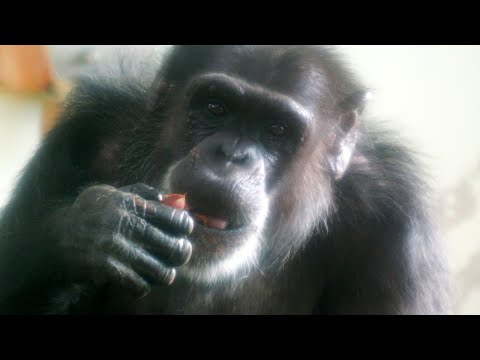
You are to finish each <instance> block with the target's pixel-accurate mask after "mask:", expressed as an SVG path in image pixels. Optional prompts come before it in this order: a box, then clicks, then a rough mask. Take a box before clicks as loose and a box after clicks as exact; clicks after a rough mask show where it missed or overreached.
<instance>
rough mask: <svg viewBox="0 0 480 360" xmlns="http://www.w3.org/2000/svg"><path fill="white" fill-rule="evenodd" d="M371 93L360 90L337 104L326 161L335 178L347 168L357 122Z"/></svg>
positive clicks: (352, 149) (339, 176)
mask: <svg viewBox="0 0 480 360" xmlns="http://www.w3.org/2000/svg"><path fill="white" fill-rule="evenodd" d="M370 97H371V94H370V92H369V91H366V90H361V91H357V92H355V93H353V94H351V95H349V96H347V97H346V98H345V99H344V100H343V101H342V102H340V104H339V114H340V115H339V116H338V119H337V120H338V121H337V126H336V128H335V131H334V133H333V142H332V144H331V148H330V153H329V157H328V161H329V164H330V168H331V170H332V172H333V174H334V177H335V179H337V180H338V179H341V178H342V176H343V174H344V173H345V171H346V170H347V168H348V165H349V163H350V159H351V157H352V154H353V151H354V149H355V145H356V142H357V134H358V122H359V119H360V115H361V114H362V112H363V110H364V109H365V106H366V105H367V102H368V100H369V99H370Z"/></svg>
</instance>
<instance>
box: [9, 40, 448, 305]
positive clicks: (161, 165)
mask: <svg viewBox="0 0 480 360" xmlns="http://www.w3.org/2000/svg"><path fill="white" fill-rule="evenodd" d="M299 68H301V69H303V70H302V71H303V72H301V73H299V72H298V71H297V70H296V69H299ZM290 69H294V70H292V71H290ZM305 69H307V70H305ZM208 72H215V73H226V74H232V75H233V76H235V77H237V78H239V79H244V80H245V81H248V82H249V83H252V84H269V83H271V82H273V83H275V84H276V86H277V88H276V90H277V91H279V92H282V91H283V90H285V93H286V94H287V95H289V94H293V95H291V96H297V95H298V96H299V97H300V98H301V99H303V100H304V101H305V103H308V104H309V106H310V107H309V109H311V110H312V113H314V114H315V118H314V121H315V124H317V125H316V130H315V131H316V133H315V134H316V135H315V136H318V140H317V141H313V140H312V139H310V140H309V139H308V136H307V139H305V144H304V146H303V147H300V148H299V150H298V151H297V150H295V152H292V154H291V155H288V156H287V157H286V158H282V159H283V160H282V161H281V164H280V165H278V164H277V163H275V161H273V160H272V163H273V164H274V165H272V169H273V170H272V171H275V174H276V175H275V177H274V180H272V181H275V183H274V184H273V183H272V185H271V189H272V190H271V191H270V192H269V197H270V199H269V200H270V216H269V220H268V222H267V223H266V225H265V229H264V236H263V239H262V243H261V251H260V254H259V255H260V256H259V260H258V262H257V263H255V266H254V268H253V269H248V271H246V272H242V271H239V272H238V274H237V275H236V276H233V277H230V278H226V279H223V280H219V281H217V282H216V283H215V284H214V285H211V284H208V285H205V284H202V283H200V282H198V283H197V282H195V281H191V280H188V278H183V277H180V278H178V279H177V280H176V281H175V282H174V283H173V284H172V285H170V286H168V287H167V286H164V285H163V286H152V288H151V292H150V293H149V294H148V295H147V296H144V297H141V298H140V299H138V297H136V298H135V299H132V297H130V296H127V295H124V294H123V292H121V291H118V290H117V289H110V288H109V284H108V283H107V284H106V285H105V286H102V287H95V286H90V284H89V283H88V282H87V283H85V284H77V283H76V282H75V281H71V280H70V279H69V277H68V276H69V275H68V273H67V272H66V271H65V269H66V267H64V261H63V260H62V259H59V258H58V252H57V251H56V250H55V249H53V248H54V247H55V246H56V245H55V244H56V243H55V242H54V241H53V240H52V239H53V238H54V237H55V236H56V235H55V234H53V232H52V230H51V229H52V228H53V227H55V226H56V225H55V224H63V223H64V220H63V217H64V216H65V214H66V213H65V212H64V211H67V210H68V209H70V207H71V206H72V204H73V203H74V201H75V199H76V198H77V197H78V196H79V194H80V193H81V192H82V191H83V190H84V189H88V188H89V187H90V186H92V185H97V184H107V185H111V186H113V187H115V188H118V187H122V186H127V185H130V184H134V183H138V182H142V183H146V184H147V185H150V186H153V187H155V188H160V184H161V181H160V180H161V179H163V177H164V176H165V173H166V171H167V170H168V169H169V167H170V166H171V165H172V163H173V162H174V161H177V160H178V159H179V158H180V157H181V156H180V153H182V154H183V153H184V152H186V151H189V150H190V148H189V144H191V143H192V141H195V140H194V138H192V139H191V140H189V141H190V142H189V141H187V140H185V142H184V139H183V138H182V137H187V136H188V134H185V133H182V134H181V135H179V134H178V133H176V132H175V131H176V130H175V129H173V128H172V126H174V123H175V121H180V120H177V117H178V116H179V115H178V113H177V110H176V109H181V108H182V106H183V105H181V103H182V101H183V100H182V99H183V96H184V95H185V94H184V93H183V89H185V88H186V87H187V86H188V84H189V82H190V80H191V79H192V78H193V77H194V76H196V75H199V74H203V73H208ZM149 74H150V73H149ZM297 74H302V76H304V78H302V79H298V78H294V77H293V76H296V75H297ZM123 79H126V80H125V81H122V80H123ZM149 83H151V84H152V85H151V86H150V84H149ZM145 84H147V85H145ZM364 90H365V88H364V87H363V86H362V85H361V84H360V82H359V81H357V80H356V79H355V77H354V75H353V74H352V73H351V72H350V71H349V70H348V69H347V67H346V66H345V65H344V64H343V63H342V61H341V59H340V57H339V56H338V55H337V54H335V52H334V51H333V50H331V49H329V48H323V47H301V46H299V47H295V46H293V47H255V46H252V47H246V46H245V47H222V46H218V47H211V46H197V47H189V46H183V47H178V48H176V49H174V50H173V51H172V53H171V54H170V57H168V58H167V59H166V61H165V63H164V65H163V66H162V68H161V70H160V71H159V73H158V74H157V75H156V77H155V79H153V77H148V76H146V75H145V74H143V75H139V78H138V81H137V80H133V78H132V76H131V75H128V74H127V73H124V72H123V71H122V72H120V73H119V74H117V75H115V76H112V75H110V76H109V77H100V78H98V77H92V78H86V79H84V80H82V81H80V82H79V83H78V84H77V85H76V88H75V90H74V91H73V92H72V95H71V96H70V97H69V101H68V103H67V106H66V109H65V112H64V114H63V115H62V119H61V122H60V124H59V125H58V126H57V127H56V128H55V129H54V130H53V131H52V132H51V133H50V134H49V135H48V137H47V138H46V139H45V141H44V142H43V144H42V145H41V147H40V148H39V150H38V152H37V153H36V155H35V156H34V157H33V159H32V160H31V162H30V163H29V165H28V166H27V167H26V169H25V171H24V172H23V174H22V176H21V179H20V181H19V183H18V186H17V188H16V190H15V192H14V194H13V195H12V198H11V200H10V202H9V204H8V205H7V207H6V208H5V210H4V212H3V216H2V218H1V220H0V221H1V222H0V240H1V243H0V312H2V313H75V312H81V313H88V312H107V313H124V312H127V313H158V314H164V313H187V314H188V313H240V314H241V313H266V314H287V313H306V314H350V313H358V314H437V313H440V314H443V313H449V312H450V304H449V298H448V291H449V290H448V289H449V281H448V273H447V270H446V268H445V261H444V259H443V255H442V249H441V246H440V244H439V242H438V234H437V232H436V229H435V226H434V224H432V221H431V218H432V216H431V214H430V209H429V204H430V200H429V198H428V193H429V190H428V187H427V186H426V184H425V183H424V180H423V179H424V175H423V173H422V169H421V167H419V166H418V165H417V163H416V160H414V157H413V155H412V153H411V151H410V150H409V149H407V148H406V147H405V146H404V145H402V141H401V140H399V139H398V137H396V136H394V135H393V134H391V133H389V132H388V131H384V130H381V129H380V128H379V126H378V125H376V124H374V123H373V122H369V120H367V119H364V118H363V116H361V110H363V108H362V109H359V111H358V114H357V113H356V114H357V115H358V116H359V118H358V126H357V127H356V129H357V130H356V131H358V134H357V137H356V146H355V147H354V148H353V149H354V150H353V154H352V157H351V160H350V162H349V164H348V167H347V168H346V171H345V172H344V173H341V174H340V175H339V176H338V177H335V176H334V174H332V170H331V169H330V168H329V166H328V162H327V161H326V159H325V156H326V155H325V154H324V152H325V149H327V143H328V141H329V140H328V139H327V138H322V137H321V135H320V134H322V133H328V132H329V131H333V130H331V129H336V128H335V126H336V125H335V123H334V122H333V120H332V119H333V118H335V116H337V114H339V113H342V111H344V112H346V113H348V112H349V111H350V110H352V109H353V107H352V108H350V107H349V106H350V105H352V106H357V108H358V106H359V104H358V100H356V99H353V100H348V99H349V98H348V97H349V95H351V94H357V93H359V92H362V91H364ZM345 99H346V100H345ZM342 101H344V102H343V103H342ZM349 101H352V102H353V103H355V104H349ZM362 106H363V105H362ZM357 108H355V109H357ZM339 109H340V110H339ZM352 111H353V110H352ZM355 111H356V110H355ZM347 125H348V124H347ZM348 130H349V129H346V130H345V131H346V132H348ZM335 131H337V130H335ZM172 133H174V134H177V135H176V136H175V139H172V138H171V134H172ZM307 135H308V134H307ZM172 141H173V143H172ZM302 141H303V139H302ZM172 144H174V145H172ZM342 146H343V145H342ZM182 156H183V155H182ZM269 184H270V183H269ZM269 186H270V185H269ZM267 188H268V187H267ZM268 189H270V188H268ZM91 231H92V232H95V229H91ZM194 253H195V247H194Z"/></svg>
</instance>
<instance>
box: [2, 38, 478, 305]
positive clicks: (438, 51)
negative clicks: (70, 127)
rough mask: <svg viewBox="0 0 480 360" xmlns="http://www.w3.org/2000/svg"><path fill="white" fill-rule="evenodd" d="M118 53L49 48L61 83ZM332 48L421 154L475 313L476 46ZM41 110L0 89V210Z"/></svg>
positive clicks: (460, 291)
mask: <svg viewBox="0 0 480 360" xmlns="http://www.w3.org/2000/svg"><path fill="white" fill-rule="evenodd" d="M141 47H142V48H143V47H145V46H141ZM118 48H119V47H118V46H116V47H113V46H110V47H109V46H107V47H105V46H50V47H49V50H50V54H51V57H52V61H53V64H54V70H55V72H56V75H57V76H58V77H60V78H61V77H71V76H74V75H75V74H77V73H80V72H82V71H88V66H89V65H88V64H89V63H92V62H98V61H101V60H102V59H105V58H107V57H108V56H110V53H111V52H112V51H113V52H115V51H117V50H118ZM121 48H125V47H121ZM166 48H167V46H156V47H154V50H155V51H157V50H158V51H159V52H160V53H161V52H162V51H164V50H165V49H166ZM339 51H341V52H342V53H344V54H345V58H346V59H347V61H348V62H349V63H350V64H351V67H352V68H353V69H355V70H356V71H357V73H359V75H360V76H361V78H362V79H363V80H364V82H365V83H366V84H367V85H368V86H370V88H371V89H372V90H373V94H374V97H373V99H372V101H371V103H370V105H369V107H368V111H369V114H370V115H371V116H374V117H376V118H378V119H381V120H383V121H385V122H387V123H388V124H390V125H391V127H393V128H394V129H397V130H399V131H400V132H401V133H402V135H404V136H405V137H406V138H407V139H409V140H410V141H411V143H413V144H414V145H415V147H416V149H417V150H419V151H420V152H421V153H422V154H424V157H423V161H424V163H425V164H426V166H427V167H428V170H429V172H430V174H431V175H432V179H431V185H432V187H433V188H434V190H435V192H436V194H437V199H438V205H439V210H438V217H439V220H440V222H441V225H442V229H443V233H444V235H445V239H444V242H445V246H446V249H447V255H448V259H449V263H450V268H451V270H452V272H453V275H454V282H455V287H456V289H455V290H456V297H455V302H456V304H455V311H456V313H457V314H480V241H479V230H480V210H479V204H480V182H479V180H480V138H479V134H480V91H479V89H480V46H339ZM42 106H43V100H42V99H41V98H40V97H39V96H34V95H14V94H11V93H7V92H5V91H0V207H1V206H2V205H4V204H5V202H6V201H7V199H8V196H9V192H10V190H11V189H12V186H13V183H14V182H15V180H16V177H17V175H18V172H19V171H20V170H21V168H22V167H23V166H24V165H25V163H26V161H27V160H28V159H29V157H30V156H31V155H32V153H33V151H34V150H35V148H36V146H37V145H38V142H39V141H40V140H41V116H42V111H43V110H42Z"/></svg>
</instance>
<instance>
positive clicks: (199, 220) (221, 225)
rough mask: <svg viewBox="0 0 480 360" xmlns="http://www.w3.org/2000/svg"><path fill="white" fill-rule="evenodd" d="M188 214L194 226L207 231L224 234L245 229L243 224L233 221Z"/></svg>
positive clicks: (192, 212)
mask: <svg viewBox="0 0 480 360" xmlns="http://www.w3.org/2000/svg"><path fill="white" fill-rule="evenodd" d="M190 213H191V215H192V217H193V219H194V221H195V223H196V224H198V225H200V226H201V227H203V228H206V229H209V230H215V231H219V232H220V231H221V232H224V231H236V230H240V229H242V228H244V227H245V225H244V224H235V223H234V222H233V221H231V220H229V219H226V218H221V217H216V216H211V215H205V214H200V213H196V212H194V211H190Z"/></svg>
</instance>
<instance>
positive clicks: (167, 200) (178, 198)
mask: <svg viewBox="0 0 480 360" xmlns="http://www.w3.org/2000/svg"><path fill="white" fill-rule="evenodd" d="M162 199H163V200H162V201H161V202H162V204H165V205H168V206H171V207H174V208H175V209H179V210H188V206H187V200H186V196H185V194H165V195H162Z"/></svg>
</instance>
